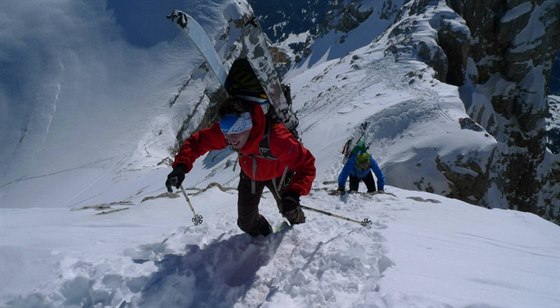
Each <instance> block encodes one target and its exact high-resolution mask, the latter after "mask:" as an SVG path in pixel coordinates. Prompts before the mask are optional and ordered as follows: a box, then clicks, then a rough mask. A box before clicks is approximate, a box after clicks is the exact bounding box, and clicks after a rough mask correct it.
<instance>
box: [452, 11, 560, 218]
mask: <svg viewBox="0 0 560 308" xmlns="http://www.w3.org/2000/svg"><path fill="white" fill-rule="evenodd" d="M447 2H448V4H449V6H450V7H451V8H453V9H454V10H455V11H456V12H457V13H458V14H460V15H461V16H462V17H463V18H464V19H465V22H466V25H467V26H468V28H469V30H470V32H471V36H472V39H471V40H470V42H469V46H468V47H469V52H468V62H469V65H471V66H470V67H469V65H467V67H465V69H466V70H467V71H468V73H467V76H466V78H468V81H467V82H466V83H472V85H474V88H475V91H474V95H473V96H472V97H466V98H465V100H466V101H470V103H471V104H470V105H468V107H469V108H468V111H469V113H470V115H471V117H472V118H473V119H478V122H479V124H481V125H482V126H483V127H484V128H485V129H486V130H487V131H488V132H490V133H491V134H492V135H494V137H496V139H497V140H498V141H499V142H500V145H499V146H498V148H497V149H496V152H495V155H494V156H493V159H492V161H490V162H489V166H490V168H489V175H488V177H489V182H490V184H491V185H492V186H493V187H495V188H496V189H497V190H498V191H500V192H501V193H502V194H503V196H504V199H505V200H504V201H507V204H509V205H510V206H511V207H512V208H514V209H519V210H522V211H530V212H534V213H538V214H541V215H544V216H550V215H554V216H556V215H558V207H560V204H559V201H558V200H559V199H560V196H559V195H558V194H559V191H560V189H559V186H558V185H559V182H558V177H559V176H558V175H559V173H560V168H559V165H558V159H557V157H556V162H555V163H551V162H550V161H549V160H550V159H552V158H548V157H547V155H549V154H547V151H546V140H545V132H546V130H545V119H546V117H547V116H548V111H549V110H548V109H549V107H548V104H547V93H546V89H547V85H546V81H547V80H548V79H549V76H550V74H551V70H552V64H553V63H554V61H555V59H556V56H557V54H558V50H559V48H560V41H559V40H558V37H560V20H559V17H560V2H558V1H497V0H494V1H458V0H449V1H447ZM478 95H482V96H481V97H479V96H478ZM553 187H555V188H556V190H554V189H552V190H549V189H550V188H553ZM481 203H482V204H485V205H488V206H494V204H490V198H488V195H487V196H486V197H485V198H483V199H482V200H481ZM553 209H554V210H553Z"/></svg>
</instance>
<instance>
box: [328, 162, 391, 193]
mask: <svg viewBox="0 0 560 308" xmlns="http://www.w3.org/2000/svg"><path fill="white" fill-rule="evenodd" d="M369 165H370V167H369V169H366V170H361V169H360V168H358V167H356V155H352V156H350V158H348V161H347V162H346V164H345V165H344V167H342V170H341V171H340V174H339V175H338V187H345V186H346V180H347V179H348V176H350V175H352V176H355V177H358V178H360V179H363V178H365V177H366V176H367V175H368V174H369V173H370V172H371V171H373V173H374V174H375V177H376V178H377V189H378V190H384V187H385V176H383V172H381V168H379V165H378V164H377V162H376V161H375V159H373V157H371V156H370V164H369Z"/></svg>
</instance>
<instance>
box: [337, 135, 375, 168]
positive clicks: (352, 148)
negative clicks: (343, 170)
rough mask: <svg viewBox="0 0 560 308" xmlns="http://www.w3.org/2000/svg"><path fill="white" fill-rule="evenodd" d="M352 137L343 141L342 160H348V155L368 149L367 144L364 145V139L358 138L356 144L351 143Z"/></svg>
mask: <svg viewBox="0 0 560 308" xmlns="http://www.w3.org/2000/svg"><path fill="white" fill-rule="evenodd" d="M353 140H354V139H352V138H351V139H348V140H346V143H344V147H343V148H342V152H341V153H342V154H343V155H344V162H346V161H347V160H348V158H350V156H352V155H355V154H358V153H368V154H369V152H368V150H369V145H366V142H365V140H363V139H362V138H360V139H358V141H356V144H354V145H353V144H352V141H353Z"/></svg>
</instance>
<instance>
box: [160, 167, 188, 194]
mask: <svg viewBox="0 0 560 308" xmlns="http://www.w3.org/2000/svg"><path fill="white" fill-rule="evenodd" d="M186 171H187V166H185V165H183V164H178V165H177V166H175V168H173V171H171V173H169V174H168V175H167V181H165V187H167V191H168V192H173V189H171V187H172V186H175V188H179V187H181V184H183V181H184V180H185V173H186Z"/></svg>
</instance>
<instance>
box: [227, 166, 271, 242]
mask: <svg viewBox="0 0 560 308" xmlns="http://www.w3.org/2000/svg"><path fill="white" fill-rule="evenodd" d="M280 180H281V179H280V178H277V179H274V180H269V181H254V183H255V184H254V185H255V190H254V193H253V192H252V188H251V186H252V183H251V182H252V181H251V179H250V178H249V177H248V176H247V175H245V174H244V173H243V172H241V175H240V176H239V186H238V187H237V192H238V195H237V225H238V226H239V228H240V229H241V230H243V231H244V232H246V233H248V234H250V235H251V236H258V235H263V236H267V235H269V234H270V233H272V228H271V227H270V224H269V223H268V221H267V220H266V218H264V216H262V215H261V214H259V203H260V201H261V196H262V193H263V189H264V188H265V187H267V188H268V189H269V190H270V192H271V193H272V196H273V197H274V199H275V200H276V205H277V206H278V210H279V211H280V212H282V202H281V196H280V193H279V192H278V190H277V187H281V186H276V187H275V185H274V183H273V181H275V183H279V182H280Z"/></svg>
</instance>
